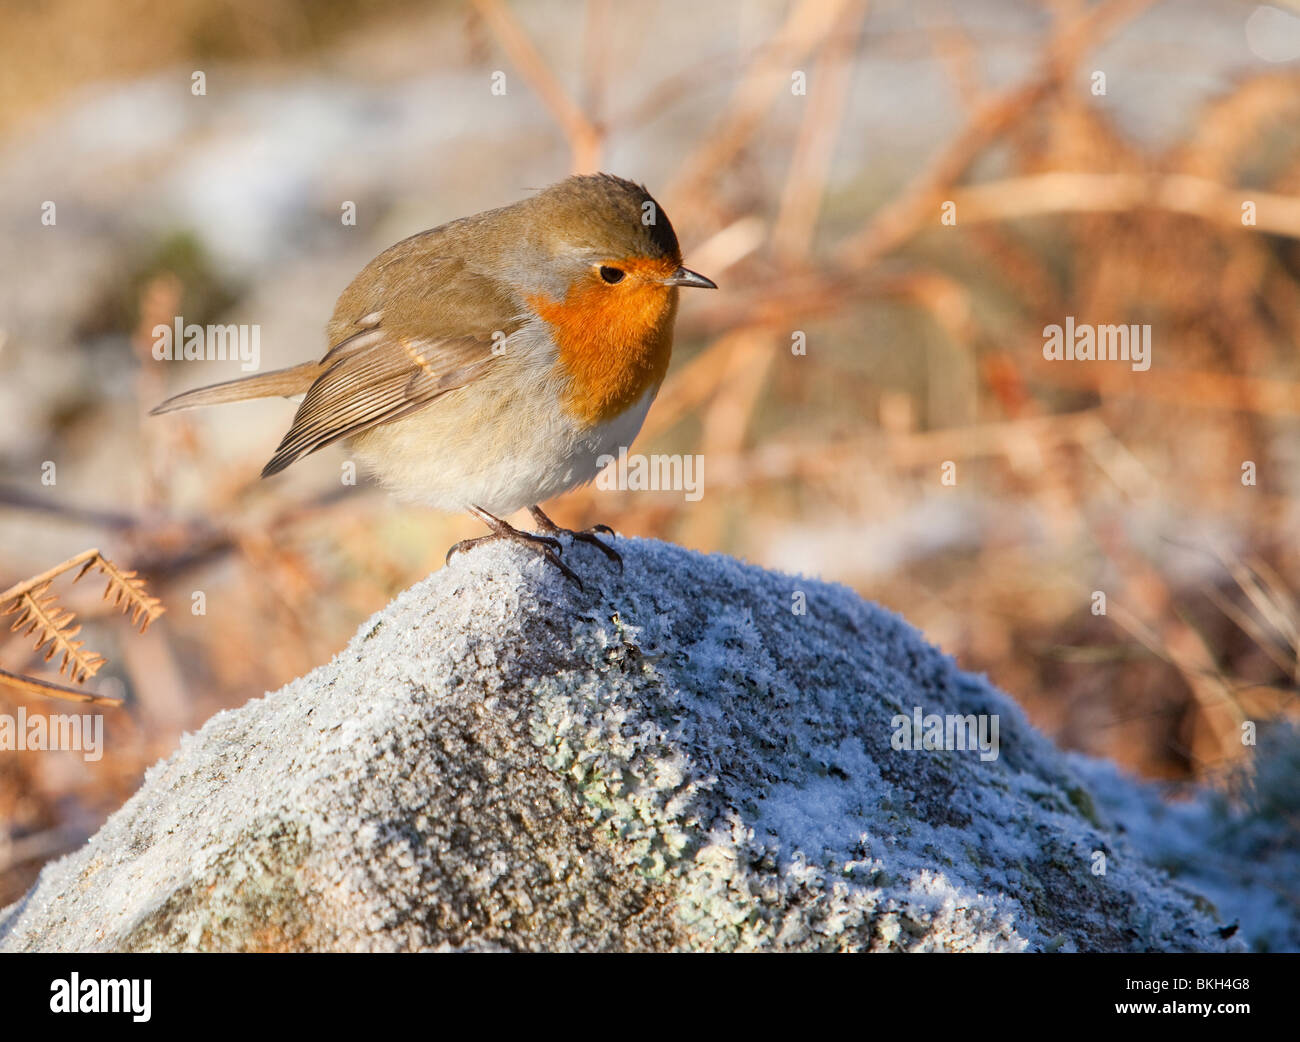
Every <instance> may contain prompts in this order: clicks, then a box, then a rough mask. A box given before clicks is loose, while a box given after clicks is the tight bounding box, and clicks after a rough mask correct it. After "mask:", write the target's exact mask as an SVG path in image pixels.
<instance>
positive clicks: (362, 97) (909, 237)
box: [0, 0, 1300, 905]
mask: <svg viewBox="0 0 1300 1042" xmlns="http://www.w3.org/2000/svg"><path fill="white" fill-rule="evenodd" d="M4 21H5V25H4V32H3V34H0V184H2V185H3V191H2V193H0V230H2V234H3V238H2V239H0V588H4V587H8V586H10V584H12V583H17V582H19V581H21V580H23V579H24V578H26V577H28V576H31V575H33V574H35V573H38V572H41V571H43V570H45V569H47V568H50V567H53V566H55V565H57V564H58V563H59V562H61V561H63V560H65V559H67V558H69V557H70V556H72V555H74V554H76V553H78V552H79V551H82V550H84V549H86V548H88V547H92V546H97V547H99V548H100V549H102V550H103V551H104V552H105V553H106V554H107V555H108V556H109V557H111V558H112V559H113V560H114V561H116V562H117V563H118V564H120V565H123V566H125V567H131V568H135V569H137V570H138V571H139V572H140V574H141V575H142V576H143V577H144V578H145V579H146V580H147V582H148V583H149V587H150V589H151V591H152V592H153V593H154V594H156V595H157V596H158V597H160V598H161V599H162V601H163V603H164V604H165V605H166V607H167V609H168V611H167V614H166V615H164V616H163V617H162V618H161V619H160V620H159V621H158V622H157V623H156V624H155V625H153V626H152V627H151V628H150V629H149V630H148V632H147V633H146V634H145V635H143V636H139V635H137V634H135V633H134V632H133V631H132V629H131V627H130V625H129V622H128V620H125V619H123V618H121V617H120V616H119V615H116V614H115V613H114V612H113V609H112V606H111V605H108V604H105V603H104V602H103V601H101V600H100V599H99V594H100V592H101V591H102V588H103V587H102V581H101V580H98V579H95V580H92V579H91V578H87V579H85V580H83V581H82V582H81V583H77V584H73V583H72V581H71V575H69V576H65V577H64V578H62V579H60V580H57V581H56V583H55V586H54V587H53V588H52V592H57V593H58V595H59V598H60V602H61V603H64V604H66V606H67V607H69V608H71V609H73V610H75V611H76V612H77V615H78V618H79V620H80V622H81V623H82V624H83V626H84V629H83V631H82V633H81V635H80V639H82V640H84V641H85V642H86V646H87V647H88V648H93V649H94V650H95V651H97V652H100V653H102V654H103V655H104V656H105V657H106V658H107V664H106V665H104V667H103V668H102V669H101V670H100V672H99V674H98V675H97V676H95V677H93V678H91V679H90V680H89V681H88V682H87V684H86V687H87V688H88V689H92V690H95V691H98V692H102V693H105V694H109V695H116V696H118V697H122V698H124V699H125V700H126V701H125V705H124V706H123V707H122V708H116V709H115V708H105V709H99V710H97V711H99V712H102V713H103V714H104V716H105V752H104V756H103V759H102V760H99V761H98V762H86V761H85V760H84V759H83V758H82V756H81V755H80V754H78V753H74V752H67V753H57V754H55V753H45V754H39V755H38V754H34V753H17V752H3V753H0V905H3V904H4V903H7V902H8V901H11V900H13V899H14V898H16V897H17V896H19V895H20V894H21V892H22V890H23V889H24V888H26V887H27V886H28V885H30V883H31V881H32V880H33V879H34V877H35V874H36V872H37V871H38V870H39V868H40V866H41V864H42V863H44V861H46V860H48V859H49V858H51V857H56V856H59V855H60V854H62V853H65V852H66V851H67V850H69V849H72V848H73V847H74V846H76V845H77V844H78V843H80V842H81V840H82V839H83V838H84V837H85V836H87V835H88V834H89V833H90V832H91V831H93V830H94V829H95V828H96V827H97V826H98V824H99V823H100V822H101V821H102V820H103V818H104V817H105V816H106V815H107V814H108V813H110V812H111V811H112V810H114V809H115V808H116V807H117V806H120V804H121V803H122V802H123V801H124V800H125V799H127V798H128V797H129V796H130V794H131V793H132V792H133V791H134V789H135V788H136V786H137V785H138V784H139V782H140V780H141V777H142V774H143V771H144V769H145V768H146V767H147V766H148V765H149V764H151V763H153V762H154V761H155V760H157V759H158V758H159V757H162V756H165V755H167V754H168V753H169V752H171V751H172V750H173V749H174V748H175V747H176V744H177V742H178V740H179V737H180V735H181V734H182V733H183V732H184V731H186V730H193V729H195V728H197V727H198V726H199V725H200V724H202V722H203V721H204V720H205V719H207V718H208V717H209V716H210V715H211V714H212V713H213V712H215V711H217V710H219V709H222V708H226V707H232V706H238V705H241V704H243V703H244V702H246V701H247V700H248V699H249V698H252V697H256V696H258V695H260V694H262V693H263V692H264V691H267V690H274V689H275V688H277V687H279V686H280V685H281V684H283V683H284V682H286V681H287V680H289V679H291V678H292V677H295V676H297V675H299V674H301V673H303V672H306V671H308V670H310V669H311V668H313V667H314V666H316V665H318V664H320V663H322V662H324V661H326V660H327V659H328V658H329V657H330V656H332V655H333V654H335V653H336V652H337V651H338V650H339V649H340V648H341V647H342V646H343V645H344V644H345V643H346V642H347V640H348V639H349V638H350V637H351V635H352V634H353V633H354V632H355V630H356V629H357V627H358V626H359V625H360V624H361V623H362V622H363V621H364V620H365V618H366V617H367V616H368V615H369V614H370V613H372V612H374V611H375V610H377V609H378V608H380V607H381V606H382V605H384V604H385V603H386V602H387V601H388V600H389V599H391V598H392V597H393V596H394V595H395V594H396V593H397V592H399V591H400V590H402V589H404V588H406V587H407V586H409V585H411V584H412V583H414V582H416V581H417V580H419V579H420V578H422V577H423V576H425V575H427V574H428V573H429V572H431V571H433V570H435V569H437V568H439V567H441V566H442V560H443V555H444V554H445V552H446V549H447V547H448V546H449V545H450V544H451V543H452V542H454V541H455V540H458V539H462V538H466V537H469V536H474V535H478V534H481V528H480V526H479V525H478V524H477V522H475V521H473V520H472V519H470V518H467V517H443V516H439V515H436V514H433V513H431V512H429V511H426V510H423V509H417V508H410V507H405V506H402V505H400V504H398V503H396V502H394V501H392V500H390V499H389V498H388V497H386V496H385V495H384V494H383V493H382V492H380V491H379V490H377V489H375V488H373V487H371V486H369V485H368V484H367V483H366V482H365V481H364V479H363V480H361V481H360V482H359V483H358V484H356V485H347V484H345V483H344V482H343V481H342V480H341V477H340V475H341V472H342V464H343V461H344V460H345V454H344V450H342V449H340V448H337V447H334V448H330V449H327V450H325V451H323V452H321V453H319V454H317V455H315V456H312V457H309V458H308V459H306V460H305V461H303V462H302V463H300V464H297V465H295V466H294V467H292V468H291V469H290V470H289V471H288V472H287V473H286V474H284V475H281V476H280V477H277V478H275V479H273V480H270V481H260V480H258V476H257V475H258V472H259V470H260V468H261V466H262V464H263V463H264V462H265V461H266V460H267V459H268V458H269V456H270V454H271V452H272V450H273V449H274V447H275V445H276V443H277V441H278V439H279V437H280V435H281V434H282V433H283V431H284V430H285V429H286V428H287V426H288V423H289V421H290V419H291V417H292V412H293V405H292V404H291V403H289V402H285V401H283V400H280V399H274V400H269V401H260V402H253V403H247V404H242V405H234V406H226V407H223V408H220V409H214V410H205V411H199V412H191V413H182V414H178V415H171V416H166V417H162V418H157V419H149V418H147V416H146V413H147V411H148V409H149V408H150V407H151V406H152V405H153V404H155V403H157V402H158V401H159V400H161V399H162V398H164V397H165V396H166V395H168V394H170V393H174V392H176V391H179V390H183V389H186V388H189V387H193V386H198V385H201V384H204V383H209V382H214V381H217V380H222V379H230V378H233V377H236V376H238V375H240V371H239V365H238V363H237V362H219V361H212V362H198V361H192V362H185V363H184V364H180V363H176V362H160V361H156V360H155V359H154V358H153V357H152V354H151V347H152V344H153V341H154V337H153V334H152V332H151V331H152V329H153V327H154V326H155V325H157V324H160V323H161V324H171V323H172V322H173V321H174V319H175V318H176V317H177V316H183V317H184V320H185V322H187V323H191V322H192V323H198V324H208V323H222V324H224V323H247V324H255V325H257V326H258V327H259V329H260V337H261V364H262V368H264V369H266V368H274V367H278V366H283V365H289V364H293V363H296V362H299V361H302V360H305V359H308V358H312V357H318V356H319V355H320V354H321V353H323V351H324V349H325V343H324V326H325V322H326V320H327V318H328V317H329V314H330V312H331V309H332V307H333V303H334V300H335V298H336V297H337V295H338V294H339V292H340V291H341V290H342V289H343V288H344V286H345V285H346V284H347V283H348V282H349V280H350V279H351V277H352V276H353V275H354V274H355V273H356V272H357V271H358V270H359V269H360V268H361V267H362V266H363V265H364V264H365V263H366V262H367V261H368V260H369V259H370V258H371V257H372V256H374V255H375V254H376V253H378V252H379V251H380V250H382V249H383V248H385V247H386V246H388V245H390V244H391V243H393V242H395V241H396V240H398V239H400V238H403V237H405V236H406V235H409V234H412V233H414V232H416V231H419V230H421V229H424V228H428V227H432V226H434V225H437V224H439V223H442V222H444V221H446V220H449V219H451V218H454V217H457V216H461V215H465V214H469V213H473V212H476V211H479V210H482V209H486V208H489V207H493V206H499V205H503V204H505V203H509V202H513V201H515V200H517V199H519V198H521V197H522V196H524V195H526V194H527V193H528V192H529V191H530V190H532V189H536V188H540V187H543V186H545V185H547V184H549V183H551V182H553V181H556V180H558V179H560V178H562V177H564V176H565V175H566V174H568V173H570V172H574V171H589V170H596V169H603V170H608V171H611V172H615V173H619V174H621V175H624V176H627V177H630V178H633V179H635V180H638V181H642V182H644V183H645V184H646V185H647V187H648V188H649V189H650V191H651V192H653V193H654V194H655V196H656V197H657V198H658V199H659V201H660V203H661V204H662V205H663V206H664V208H665V210H666V211H667V213H668V214H669V215H670V216H671V219H672V221H673V223H674V225H675V227H676V229H677V232H678V234H679V236H680V238H681V240H682V243H683V248H684V251H685V256H686V259H687V263H688V264H689V265H690V266H691V267H692V268H694V269H696V270H699V271H701V272H704V273H706V274H708V275H709V276H711V277H712V278H714V279H715V280H716V281H717V282H718V283H719V285H720V287H721V289H720V290H719V291H718V292H716V293H709V294H698V295H696V294H687V295H684V297H683V302H682V308H681V313H680V318H679V321H678V336H677V346H676V351H675V356H674V360H673V366H672V369H671V371H670V374H669V378H668V381H667V383H666V384H665V386H664V389H663V392H662V393H661V395H660V397H659V400H658V402H657V404H656V405H655V407H654V408H653V410H652V411H651V413H650V416H649V420H648V422H647V424H646V427H645V429H644V431H643V433H642V435H641V437H640V439H639V440H638V442H637V445H636V448H637V451H639V452H643V453H698V454H701V455H703V457H704V460H705V469H704V482H705V484H704V495H703V498H702V499H700V501H698V502H688V501H687V500H686V499H685V497H684V496H683V494H682V493H681V492H680V491H678V492H617V491H602V490H599V489H597V488H594V487H592V488H587V489H584V490H581V491H578V492H575V493H573V494H570V495H569V496H567V497H564V498H563V499H561V500H559V501H557V502H555V503H553V504H548V505H547V509H548V511H550V512H551V513H552V516H553V517H555V519H556V520H557V521H559V522H560V523H562V524H568V525H572V526H586V525H588V524H591V523H594V522H596V521H601V522H605V523H608V524H611V525H613V526H615V527H616V528H617V529H618V530H619V531H620V532H622V533H626V534H635V535H640V536H654V537H658V538H662V539H668V540H673V541H676V542H678V543H681V544H683V545H686V546H689V547H694V548H698V549H701V550H708V551H713V550H719V551H724V552H727V553H730V554H734V555H738V556H741V557H743V558H746V559H748V560H750V561H754V562H756V563H759V564H762V565H764V566H767V567H771V568H777V569H783V570H787V571H790V572H797V573H803V574H807V575H816V576H820V577H823V578H826V579H830V580H835V581H838V582H841V583H844V584H846V585H848V586H851V587H852V588H854V589H855V590H857V591H859V592H860V593H861V594H862V595H863V596H865V597H868V598H871V599H873V600H876V601H879V602H881V603H883V604H885V605H888V606H889V607H891V608H892V609H894V610H896V611H898V612H899V613H901V614H902V615H903V616H905V617H906V618H907V619H908V620H909V621H910V622H911V623H912V624H913V625H915V626H917V627H918V628H920V629H921V630H923V631H924V632H925V633H926V635H927V636H928V637H929V638H930V639H931V640H932V641H933V642H935V643H936V644H938V645H939V646H941V647H942V648H943V649H944V650H945V651H946V652H948V653H949V654H951V655H953V656H955V658H956V659H957V661H958V662H959V663H960V664H961V665H962V666H963V667H964V668H966V669H969V670H974V671H980V672H985V673H987V674H988V675H989V676H990V677H991V678H992V679H993V680H994V681H995V682H996V683H997V684H998V685H1000V686H1001V687H1003V688H1004V689H1006V690H1007V691H1009V692H1011V693H1012V694H1013V695H1014V696H1015V697H1016V698H1018V699H1019V700H1020V701H1021V703H1022V704H1023V705H1024V706H1025V707H1026V709H1027V711H1028V712H1029V714H1030V716H1031V718H1032V719H1033V720H1034V721H1035V723H1036V724H1037V725H1038V726H1039V727H1041V728H1042V729H1044V730H1045V731H1046V732H1047V733H1048V734H1050V735H1051V736H1053V737H1054V739H1055V740H1056V741H1057V742H1058V743H1059V744H1061V745H1063V746H1065V747H1067V748H1072V749H1079V750H1082V751H1085V752H1088V753H1092V754H1096V755H1103V756H1107V757H1111V758H1113V759H1115V760H1117V761H1118V762H1119V763H1120V764H1121V765H1123V766H1124V767H1125V768H1127V769H1129V770H1132V771H1134V772H1137V773H1139V774H1141V775H1144V776H1146V777H1151V778H1160V779H1166V780H1168V781H1170V782H1171V783H1189V782H1197V783H1210V784H1217V783H1220V782H1221V780H1222V779H1223V778H1224V777H1226V776H1227V775H1228V773H1229V772H1230V771H1231V769H1232V768H1234V767H1235V766H1238V765H1240V762H1241V761H1242V760H1243V758H1244V757H1245V756H1246V754H1248V753H1249V750H1248V749H1245V750H1244V749H1243V747H1242V744H1241V740H1240V733H1241V732H1240V727H1241V724H1242V722H1243V721H1249V720H1257V721H1263V720H1267V719H1271V718H1275V717H1278V716H1283V715H1294V714H1295V711H1296V691H1297V679H1298V678H1300V671H1298V667H1297V645H1298V644H1300V638H1298V633H1300V609H1298V608H1297V590H1300V539H1298V538H1297V536H1298V535H1300V353H1298V352H1297V344H1298V343H1300V246H1298V245H1297V238H1298V237H1300V6H1297V5H1296V4H1293V3H1288V2H1284V0H1276V2H1275V4H1274V5H1273V6H1264V5H1258V4H1254V3H1246V2H1236V0H1164V2H1147V0H1103V2H1095V3H1085V2H1083V0H960V2H959V0H948V2H941V0H919V2H903V0H744V2H740V0H735V2H718V3H699V2H697V0H660V2H657V3H644V4H616V3H613V2H610V0H589V2H551V0H529V2H524V0H510V2H502V0H480V2H469V0H464V2H452V0H447V2H437V0H424V2H415V0H387V2H384V0H374V2H369V3H366V2H360V0H326V2H308V0H271V2H268V0H209V2H198V0H165V2H164V0H117V2H111V3H110V2H107V0H105V2H102V3H96V2H73V0H49V2H22V0H10V2H8V3H7V4H6V5H5V12H4ZM196 74H201V75H196ZM494 86H495V88H496V89H495V90H494ZM49 203H53V204H54V210H53V211H50V209H49V207H48V206H47V204H49ZM349 204H351V206H352V207H354V208H355V214H356V219H355V223H347V222H346V221H345V220H344V216H345V213H346V210H347V207H348V205H349ZM51 212H52V213H53V214H54V215H55V217H54V220H53V223H50V221H49V220H48V219H45V218H47V216H48V214H50V213H51ZM945 214H946V215H947V217H948V219H947V220H945ZM1068 316H1073V318H1074V319H1075V321H1076V322H1078V323H1090V324H1096V325H1100V324H1110V323H1124V324H1128V323H1138V324H1146V325H1149V326H1150V327H1151V342H1152V352H1151V366H1150V369H1149V370H1148V371H1134V370H1133V369H1132V367H1131V366H1130V365H1128V364H1126V363H1123V362H1095V361H1094V362H1086V361H1047V360H1045V359H1044V357H1043V339H1044V333H1043V330H1044V327H1046V326H1048V325H1050V324H1063V323H1064V322H1065V321H1066V319H1067V317H1068ZM51 463H53V464H54V469H53V470H51V469H50V468H49V467H48V464H51ZM51 474H56V475H57V477H56V479H55V480H53V481H52V482H51V481H49V480H48V476H49V475H51ZM945 475H947V476H948V478H949V480H948V481H947V482H945ZM1097 593H1103V594H1104V595H1105V612H1104V614H1101V613H1098V611H1097V609H1098V607H1099V605H1100V602H1099V601H1098V599H1097V597H1096V596H1095V595H1096V594H1097ZM0 637H2V638H3V639H0V667H4V668H6V669H8V670H10V671H12V672H16V673H24V674H26V675H29V676H37V677H45V678H49V679H58V677H57V674H56V673H55V672H54V670H53V669H52V667H56V666H57V661H58V660H57V659H56V660H55V661H54V662H52V663H44V662H42V661H41V657H40V656H34V655H33V654H32V651H31V647H30V645H31V639H30V638H22V637H20V636H18V635H11V634H9V633H8V632H7V627H5V628H4V629H3V630H0ZM63 682H65V683H66V682H67V680H66V678H63ZM22 706H25V707H26V708H27V709H28V710H29V711H31V712H34V713H38V712H39V713H56V712H57V713H69V712H79V711H81V707H78V706H76V705H74V704H72V703H63V702H52V701H49V700H46V699H42V698H40V697H38V696H35V695H31V694H24V693H22V692H20V691H17V690H13V689H11V688H8V687H4V686H0V713H9V714H15V713H16V712H17V710H18V708H19V707H22ZM1291 813H1292V814H1294V813H1295V811H1294V808H1292V811H1291Z"/></svg>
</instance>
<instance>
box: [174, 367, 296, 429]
mask: <svg viewBox="0 0 1300 1042" xmlns="http://www.w3.org/2000/svg"><path fill="white" fill-rule="evenodd" d="M320 373H321V367H320V364H319V363H318V362H303V363H302V365H295V366H290V367H289V368H288V369H276V370H274V371H272V372H269V373H258V374H257V375H256V376H245V377H243V378H242V379H239V380H227V381H226V382H225V383H220V384H209V385H208V386H207V387H196V388H195V389H194V390H192V391H185V392H184V393H182V394H178V395H175V396H173V397H171V398H168V399H167V400H166V401H165V402H163V403H162V404H161V405H155V406H154V407H153V408H152V409H150V410H149V415H150V416H158V415H159V414H161V413H165V412H175V411H176V410H177V409H193V408H196V407H197V406H200V405H221V404H223V403H225V402H242V401H247V400H248V399H250V398H275V397H285V398H287V397H289V396H290V395H294V394H304V393H306V391H307V389H308V388H309V387H311V385H312V384H313V383H314V382H315V380H316V377H318V376H320Z"/></svg>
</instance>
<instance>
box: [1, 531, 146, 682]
mask: <svg viewBox="0 0 1300 1042" xmlns="http://www.w3.org/2000/svg"><path fill="white" fill-rule="evenodd" d="M78 566H80V568H81V570H80V571H79V572H78V573H77V575H76V577H75V578H74V579H73V582H76V581H77V580H78V579H80V578H81V577H82V576H84V575H85V574H86V573H87V572H90V571H95V570H97V571H99V572H102V573H103V574H104V576H105V577H106V578H107V585H106V587H105V589H104V599H105V600H107V601H111V602H112V604H113V606H114V607H115V608H119V607H120V608H121V610H122V613H123V614H124V615H130V616H131V625H132V626H136V627H139V630H140V632H141V633H143V632H144V631H145V630H146V629H148V628H149V624H150V623H151V622H153V621H154V620H155V619H157V618H158V616H160V615H161V614H162V613H163V611H164V608H163V605H162V602H161V601H160V600H158V598H157V597H154V596H152V595H151V594H150V593H149V591H148V590H147V588H146V587H145V582H144V580H143V579H141V578H140V577H139V576H138V575H137V574H136V573H135V572H133V571H128V570H126V569H123V568H119V567H118V566H117V565H115V564H114V563H113V562H112V561H110V560H109V559H108V558H107V557H105V556H104V555H103V554H101V553H100V552H99V551H98V550H96V549H91V550H85V551H83V552H81V553H79V554H77V555H76V556H75V557H70V558H69V559H68V560H66V561H64V562H63V563H62V564H60V565H56V566H55V567H54V568H51V569H50V570H49V571H46V572H42V573H41V574H40V575H34V576H32V577H31V578H30V579H25V580H24V581H23V582H20V583H18V584H17V585H15V586H11V587H10V588H9V589H7V590H5V591H4V592H3V593H0V616H11V615H13V616H17V617H16V618H15V619H14V621H13V624H12V625H11V626H10V627H9V629H10V631H11V632H14V633H21V634H22V635H23V636H34V637H35V638H36V644H35V650H36V651H37V652H38V653H39V652H41V651H44V652H45V661H46V662H49V661H51V660H52V659H53V658H54V657H55V656H56V655H61V656H62V658H61V659H60V661H59V674H60V675H66V676H68V677H69V678H70V679H71V680H72V681H73V682H74V683H77V684H84V683H85V682H86V680H87V679H88V678H89V677H92V676H94V675H95V674H96V673H98V672H99V670H100V667H102V666H103V665H104V663H105V662H106V661H107V660H106V659H105V658H104V656H103V655H99V654H96V653H95V652H92V651H88V650H86V648H85V645H84V643H83V642H82V641H80V640H78V639H77V636H78V635H79V634H80V633H81V626H80V625H77V624H76V616H75V615H73V613H72V612H71V611H68V610H67V609H65V608H63V607H62V606H61V605H60V604H59V603H58V598H57V596H56V595H55V594H53V593H51V592H50V584H51V583H52V582H53V580H54V579H55V578H56V577H58V576H60V575H62V574H63V573H64V572H67V571H71V570H72V569H73V568H76V567H78ZM0 683H5V684H8V685H9V686H11V687H15V688H18V689H19V690H22V691H31V692H35V693H37V694H42V695H47V696H49V697H51V698H66V699H71V700H74V701H81V702H95V703H99V704H104V705H121V704H122V700H121V699H119V698H110V697H108V696H104V695H94V694H91V693H89V692H81V691H78V690H77V689H76V688H70V687H64V686H63V685H61V684H55V683H52V682H50V681H45V680H38V679H36V678H34V677H25V676H21V675H19V674H15V673H9V672H7V671H5V670H0Z"/></svg>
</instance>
